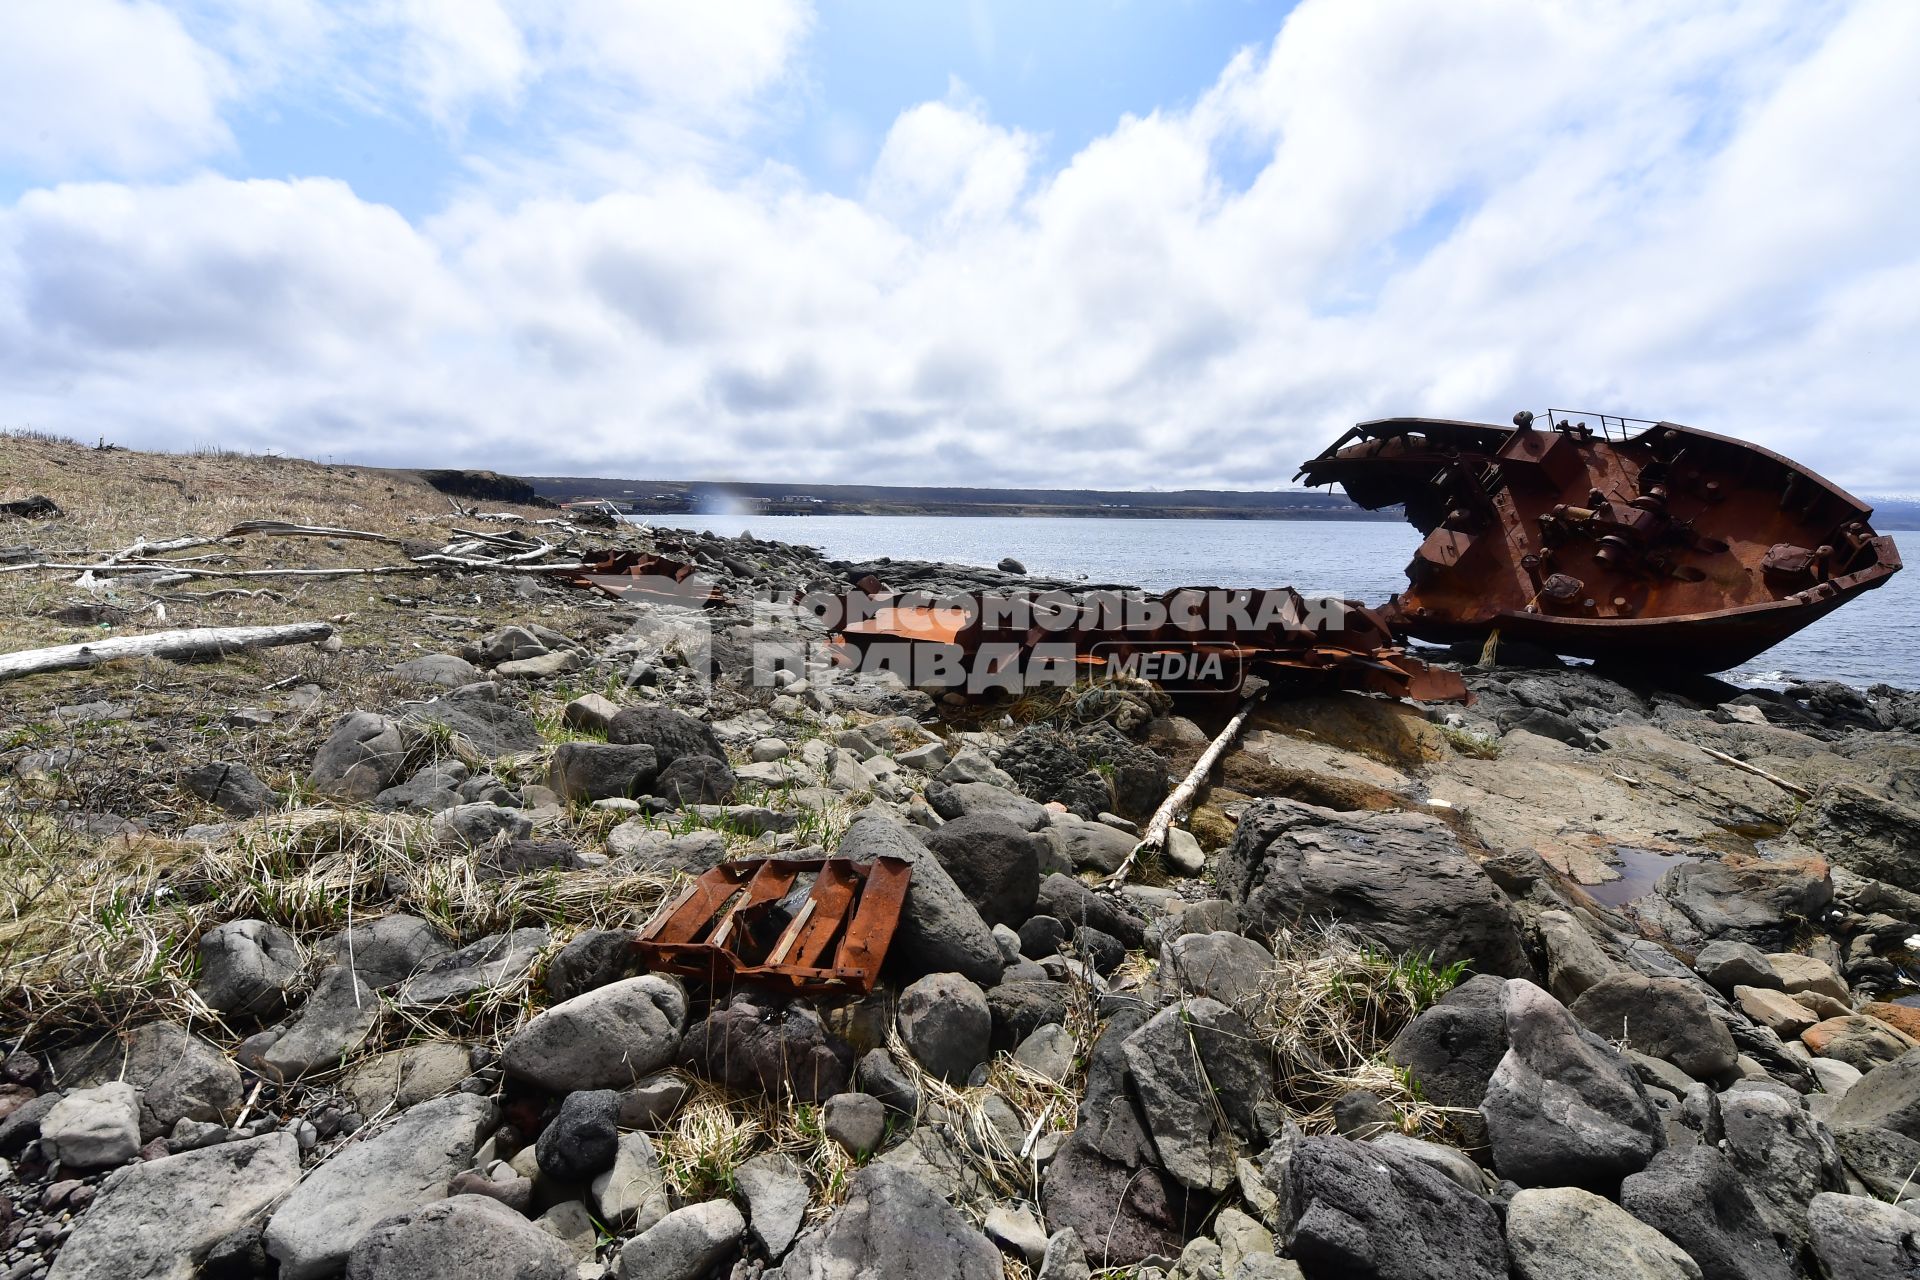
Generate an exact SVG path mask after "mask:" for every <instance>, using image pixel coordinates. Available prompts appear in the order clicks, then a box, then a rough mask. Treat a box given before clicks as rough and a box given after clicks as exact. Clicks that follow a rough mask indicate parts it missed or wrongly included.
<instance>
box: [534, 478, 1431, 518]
mask: <svg viewBox="0 0 1920 1280" xmlns="http://www.w3.org/2000/svg"><path fill="white" fill-rule="evenodd" d="M530 480H531V483H532V485H533V487H534V489H535V490H536V491H537V492H538V493H539V494H540V496H541V497H543V498H548V499H551V500H552V501H555V502H575V501H581V500H587V499H602V500H605V501H608V502H612V503H614V504H615V505H616V506H619V507H621V508H622V509H624V510H630V511H632V512H633V513H634V514H636V515H648V514H659V515H665V514H674V513H679V512H686V511H727V510H742V511H746V512H749V513H754V514H762V513H764V514H768V515H816V516H817V515H932V516H1108V517H1121V518H1133V519H1163V520H1164V519H1211V520H1397V519H1398V518H1399V517H1398V516H1397V515H1396V514H1394V513H1393V512H1372V511H1363V510H1361V509H1360V508H1359V507H1357V506H1355V505H1354V504H1353V503H1352V502H1350V501H1348V499H1347V497H1346V495H1345V494H1342V493H1338V492H1327V491H1325V490H1306V489H1286V490H1270V491H1265V492H1230V491H1225V490H1214V489H1180V490H1174V491H1171V492H1165V493H1136V492H1131V491H1128V490H1120V489H1112V490H1109V489H971V488H955V487H946V486H892V485H867V484H800V483H786V484H734V483H719V482H712V481H702V480H692V481H686V480H619V479H606V478H601V477H588V476H534V477H531V478H530Z"/></svg>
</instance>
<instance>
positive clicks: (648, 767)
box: [547, 742, 660, 801]
mask: <svg viewBox="0 0 1920 1280" xmlns="http://www.w3.org/2000/svg"><path fill="white" fill-rule="evenodd" d="M659 773H660V760H659V757H658V756H657V755H656V754H655V753H654V750H653V748H652V747H649V746H615V745H613V744H611V743H605V742H563V743H561V744H560V745H559V746H557V747H555V748H554V749H553V759H552V761H551V762H550V763H549V764H548V766H547V785H548V786H549V787H552V788H553V789H554V790H555V791H557V792H558V793H559V794H560V795H561V796H562V797H563V798H565V799H567V800H573V801H588V800H606V799H610V798H615V797H631V796H640V795H645V794H647V792H648V790H649V788H651V787H652V786H653V780H654V779H655V778H656V777H658V776H659Z"/></svg>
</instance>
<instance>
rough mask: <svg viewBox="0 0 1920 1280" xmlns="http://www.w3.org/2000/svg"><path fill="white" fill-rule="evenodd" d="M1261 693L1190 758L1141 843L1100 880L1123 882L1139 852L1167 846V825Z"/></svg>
mask: <svg viewBox="0 0 1920 1280" xmlns="http://www.w3.org/2000/svg"><path fill="white" fill-rule="evenodd" d="M1264 697H1266V693H1265V691H1264V690H1263V691H1262V692H1260V693H1257V694H1255V695H1254V696H1253V697H1251V698H1248V699H1247V700H1246V701H1245V702H1243V703H1241V704H1240V709H1239V710H1238V711H1236V712H1234V713H1233V719H1231V720H1229V721H1227V727H1226V728H1224V729H1222V730H1221V731H1220V732H1219V734H1218V735H1216V736H1215V737H1214V740H1213V741H1212V742H1210V743H1208V744H1207V749H1206V750H1205V751H1203V752H1201V753H1200V758H1199V759H1198V760H1196V761H1194V762H1193V768H1191V769H1189V770H1187V776H1186V777H1185V778H1183V779H1181V782H1180V785H1179V786H1177V787H1175V788H1174V789H1173V793H1172V794H1171V795H1169V796H1168V797H1167V798H1166V800H1165V802H1163V803H1162V804H1161V806H1160V807H1159V808H1158V809H1155V810H1154V811H1153V817H1152V818H1151V819H1150V820H1149V821H1148V822H1147V829H1146V831H1144V832H1143V833H1142V834H1141V836H1140V843H1138V844H1136V845H1134V846H1133V850H1132V851H1131V852H1130V853H1128V854H1127V856H1126V859H1125V860H1124V861H1122V862H1121V864H1120V865H1119V866H1118V867H1116V868H1115V869H1114V872H1113V874H1112V875H1110V876H1108V877H1107V878H1106V879H1105V880H1102V881H1101V882H1100V883H1101V884H1103V885H1123V884H1125V883H1126V882H1127V877H1128V876H1130V875H1132V874H1133V867H1134V863H1136V862H1138V861H1139V859H1140V855H1141V854H1143V853H1154V854H1158V853H1159V852H1160V851H1161V850H1162V849H1164V848H1165V847H1166V844H1167V829H1168V828H1169V827H1171V826H1172V825H1173V824H1174V821H1175V820H1176V819H1178V818H1179V817H1180V815H1181V814H1183V813H1185V812H1186V811H1187V806H1188V805H1190V804H1192V803H1193V797H1194V795H1195V793H1197V792H1198V791H1199V790H1200V784H1201V783H1203V782H1205V781H1206V778H1207V775H1208V774H1209V773H1211V772H1213V766H1214V763H1215V762H1216V761H1218V760H1219V759H1220V757H1221V756H1222V755H1224V754H1225V753H1226V750H1227V748H1228V747H1230V746H1232V745H1233V740H1234V739H1235V738H1238V737H1239V736H1240V730H1241V728H1242V727H1243V726H1244V725H1245V724H1246V723H1247V717H1248V716H1250V715H1252V714H1253V709H1254V708H1255V707H1257V706H1259V705H1260V701H1261V699H1262V698H1264Z"/></svg>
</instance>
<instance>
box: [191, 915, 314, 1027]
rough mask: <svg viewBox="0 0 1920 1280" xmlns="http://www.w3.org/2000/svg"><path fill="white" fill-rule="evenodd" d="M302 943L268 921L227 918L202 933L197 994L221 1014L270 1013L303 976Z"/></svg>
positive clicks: (260, 1015)
mask: <svg viewBox="0 0 1920 1280" xmlns="http://www.w3.org/2000/svg"><path fill="white" fill-rule="evenodd" d="M300 969H301V959H300V944H299V943H297V942H295V941H294V940H293V936H292V935H291V934H289V933H288V932H287V931H286V930H284V929H282V928H280V927H279V926H278V925H272V924H268V923H267V922H266V921H265V920H229V921H227V922H226V923H225V924H219V925H215V926H214V927H213V928H211V929H209V930H207V931H206V932H205V933H203V934H201V935H200V983H199V985H198V986H196V987H195V988H194V994H196V995H198V996H199V997H200V998H201V999H202V1000H204V1001H206V1003H207V1007H208V1008H210V1009H213V1010H215V1011H216V1012H218V1013H237V1014H246V1015H251V1016H253V1017H258V1018H271V1017H274V1016H276V1015H278V1014H279V1013H280V1011H281V1010H283V1009H285V1008H286V1003H287V990H288V988H290V987H292V986H293V984H294V983H296V982H298V981H299V980H300Z"/></svg>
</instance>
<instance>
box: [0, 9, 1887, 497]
mask: <svg viewBox="0 0 1920 1280" xmlns="http://www.w3.org/2000/svg"><path fill="white" fill-rule="evenodd" d="M1916 405H1920V4H1916V3H1913V2H1912V0H1851V2H1842V0H1835V2H1832V3H1823V2H1821V0H1726V2H1723V3H1722V2H1716V0H1690V2H1689V3H1687V4H1680V5H1676V4H1673V3H1671V2H1670V0H1593V2H1591V3H1583V2H1581V0H1565V2H1564V3H1555V4H1540V3H1537V0H1449V3H1446V4H1434V3H1431V2H1430V0H1301V2H1300V3H1298V4H1279V3H1259V2H1257V0H1048V3H1045V4H1033V3H1031V2H1029V3H1025V4H1016V3H1013V2H1012V0H954V2H952V3H947V2H944V0H917V2H916V3H910V4H903V3H900V2H899V0H704V2H701V3H690V2H688V0H678V2H673V0H330V2H329V0H168V2H162V0H0V428H9V427H11V428H36V429H40V430H46V431H53V432H58V433H62V434H67V435H72V436H75V437H76V438H80V439H84V440H88V441H92V440H94V439H96V438H106V439H108V440H111V441H114V442H116V443H119V444H123V445H128V446H135V447H145V448H170V449H185V448H193V447H201V446H220V447H226V448H234V449H241V450H253V451H263V452H264V451H276V452H282V453H288V454H298V455H302V456H307V457H316V458H323V459H325V458H331V459H333V460H336V461H343V462H345V461H352V462H360V463H368V464H381V465H402V466H420V465H435V466H480V467H492V468H496V469H499V470H504V471H516V472H520V473H523V474H546V475H553V474H570V475H626V476H635V477H645V478H661V479H740V480H764V481H778V480H811V481H822V482H826V481H843V482H858V483H912V484H942V485H945V484H974V485H993V484H1008V485H1023V486H1046V487H1099V488H1140V489H1151V488H1162V489H1165V488H1184V487H1209V488H1233V489H1264V488H1275V487H1280V486H1282V485H1285V484H1287V483H1288V482H1289V481H1290V479H1291V477H1292V474H1293V472H1294V470H1295V468H1296V466H1297V465H1298V463H1299V462H1300V461H1301V460H1302V459H1304V458H1306V457H1309V456H1311V455H1312V454H1314V453H1316V452H1318V451H1319V449H1320V448H1321V447H1322V446H1323V445H1324V444H1325V443H1326V442H1327V441H1329V440H1331V439H1332V438H1333V437H1334V436H1335V435H1337V434H1338V433H1339V432H1341V431H1342V430H1344V429H1345V428H1346V427H1347V426H1348V425H1350V424H1352V423H1353V422H1355V421H1359V420H1363V419H1367V418H1374V417H1383V416H1391V415H1401V414H1420V415H1431V416H1440V417H1454V418H1469V419H1476V420H1484V421H1494V422H1503V421H1506V420H1507V419H1508V418H1509V417H1510V416H1511V414H1512V413H1513V412H1514V411H1515V410H1517V409H1521V408H1530V409H1534V410H1543V409H1546V408H1548V407H1555V406H1558V407H1566V408H1575V409H1582V410H1589V411H1596V412H1607V413H1618V414H1624V415H1628V416H1633V417H1643V418H1664V419H1668V420H1671V421H1676V422H1683V423H1687V424H1690V425H1693V426H1698V427H1703V428H1706V429H1709V430H1715V431H1721V432H1726V433H1730V434H1735V435H1740V436H1744V437H1746V438H1749V439H1754V440H1757V441H1760V442H1762V443H1765V444H1767V445H1769V446H1771V447H1773V448H1775V449H1778V450H1780V451H1782V452H1784V453H1786V454H1788V455H1789V456H1791V457H1794V458H1796V459H1798V460H1800V461H1801V462H1804V463H1806V464H1808V465H1810V466H1812V467H1814V468H1816V469H1817V470H1819V471H1821V472H1823V473H1824V474H1826V475H1827V476H1828V477H1829V478H1831V479H1833V480H1835V481H1837V482H1839V483H1841V484H1844V485H1847V486H1848V487H1851V488H1854V489H1856V490H1858V491H1860V492H1863V493H1867V494H1876V495H1900V494H1915V493H1920V430H1916V421H1915V406H1916Z"/></svg>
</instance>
